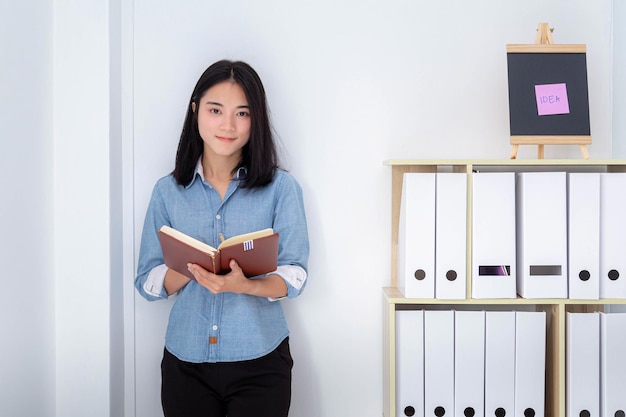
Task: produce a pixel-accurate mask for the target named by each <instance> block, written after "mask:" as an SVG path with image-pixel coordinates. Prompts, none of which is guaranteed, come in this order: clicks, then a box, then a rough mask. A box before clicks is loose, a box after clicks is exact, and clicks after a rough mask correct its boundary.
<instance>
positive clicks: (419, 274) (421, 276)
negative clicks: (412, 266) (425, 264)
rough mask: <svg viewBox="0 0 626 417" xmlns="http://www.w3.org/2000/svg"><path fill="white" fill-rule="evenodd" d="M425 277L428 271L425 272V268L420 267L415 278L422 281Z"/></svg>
mask: <svg viewBox="0 0 626 417" xmlns="http://www.w3.org/2000/svg"><path fill="white" fill-rule="evenodd" d="M424 278H426V272H424V270H423V269H418V270H417V271H415V279H416V280H418V281H421V280H423V279H424Z"/></svg>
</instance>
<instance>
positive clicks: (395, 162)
mask: <svg viewBox="0 0 626 417" xmlns="http://www.w3.org/2000/svg"><path fill="white" fill-rule="evenodd" d="M625 164H626V159H388V160H386V161H384V162H383V165H385V166H401V165H402V166H410V165H431V166H432V165H484V166H486V165H501V166H507V165H509V166H533V165H537V166H543V165H559V166H570V165H571V166H596V165H606V166H612V165H625Z"/></svg>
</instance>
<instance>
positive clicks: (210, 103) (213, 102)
mask: <svg viewBox="0 0 626 417" xmlns="http://www.w3.org/2000/svg"><path fill="white" fill-rule="evenodd" d="M206 104H209V105H213V106H219V107H224V105H223V104H222V103H219V102H217V101H207V102H206ZM236 108H237V109H249V108H250V106H249V105H247V104H241V105H239V106H237V107H236Z"/></svg>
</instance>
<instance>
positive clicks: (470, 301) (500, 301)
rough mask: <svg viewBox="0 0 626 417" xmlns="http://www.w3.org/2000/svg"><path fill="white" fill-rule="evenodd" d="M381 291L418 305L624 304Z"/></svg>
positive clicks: (400, 301)
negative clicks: (451, 297) (420, 295)
mask: <svg viewBox="0 0 626 417" xmlns="http://www.w3.org/2000/svg"><path fill="white" fill-rule="evenodd" d="M383 292H384V294H385V296H386V297H387V301H388V302H389V303H390V304H418V305H507V304H508V305H538V304H544V305H545V304H563V305H572V304H577V305H610V304H626V299H617V298H603V299H600V300H579V299H571V298H521V297H517V298H466V299H463V300H442V299H438V298H406V297H404V295H402V293H401V292H400V290H398V288H396V287H384V288H383Z"/></svg>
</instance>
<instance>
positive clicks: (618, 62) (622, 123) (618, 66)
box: [612, 0, 626, 158]
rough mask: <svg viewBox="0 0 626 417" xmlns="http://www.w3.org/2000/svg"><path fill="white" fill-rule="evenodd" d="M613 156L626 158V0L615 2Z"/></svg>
mask: <svg viewBox="0 0 626 417" xmlns="http://www.w3.org/2000/svg"><path fill="white" fill-rule="evenodd" d="M612 156H613V158H626V1H624V0H616V1H614V2H613V154H612Z"/></svg>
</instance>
